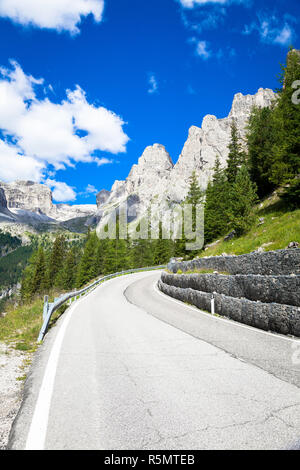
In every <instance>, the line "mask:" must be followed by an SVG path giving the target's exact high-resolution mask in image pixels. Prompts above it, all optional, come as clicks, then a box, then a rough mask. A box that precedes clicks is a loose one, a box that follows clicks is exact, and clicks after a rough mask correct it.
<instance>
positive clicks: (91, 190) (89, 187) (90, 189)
mask: <svg viewBox="0 0 300 470" xmlns="http://www.w3.org/2000/svg"><path fill="white" fill-rule="evenodd" d="M85 191H86V192H87V193H89V194H97V193H99V190H98V189H97V188H95V186H93V185H92V184H88V185H87V187H86V188H85Z"/></svg>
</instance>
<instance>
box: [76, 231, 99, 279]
mask: <svg viewBox="0 0 300 470" xmlns="http://www.w3.org/2000/svg"><path fill="white" fill-rule="evenodd" d="M97 242H98V238H97V235H96V233H95V232H94V233H89V234H88V238H87V242H86V244H85V247H84V252H83V255H82V258H81V260H80V263H79V266H78V272H77V280H76V284H77V286H78V287H81V286H83V285H84V284H86V283H87V282H89V281H90V280H92V279H93V278H94V277H96V275H97V272H96V268H95V257H96V249H97V245H98V244H97Z"/></svg>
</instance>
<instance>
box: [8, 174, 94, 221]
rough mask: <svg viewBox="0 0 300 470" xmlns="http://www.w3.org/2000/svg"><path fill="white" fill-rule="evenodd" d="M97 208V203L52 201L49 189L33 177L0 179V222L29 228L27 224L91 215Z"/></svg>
mask: <svg viewBox="0 0 300 470" xmlns="http://www.w3.org/2000/svg"><path fill="white" fill-rule="evenodd" d="M96 210H97V206H96V204H95V205H93V204H86V205H73V206H71V205H68V204H53V201H52V191H51V189H50V188H48V186H46V185H43V184H37V183H33V182H32V181H14V182H12V183H2V182H0V212H1V222H2V223H9V222H10V221H11V223H14V224H16V223H18V224H21V225H23V226H24V229H25V228H26V230H28V226H29V227H30V226H33V227H36V226H39V225H40V224H59V223H61V222H64V221H68V220H71V219H76V218H84V217H90V216H91V215H92V214H94V213H95V212H96ZM25 226H26V227H25Z"/></svg>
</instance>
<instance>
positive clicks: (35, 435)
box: [25, 278, 116, 450]
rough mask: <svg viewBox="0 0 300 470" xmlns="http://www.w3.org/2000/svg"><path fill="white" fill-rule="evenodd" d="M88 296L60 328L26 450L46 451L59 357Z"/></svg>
mask: <svg viewBox="0 0 300 470" xmlns="http://www.w3.org/2000/svg"><path fill="white" fill-rule="evenodd" d="M115 279H116V278H113V279H109V280H107V281H106V282H105V283H101V284H99V286H97V287H95V288H94V289H93V290H92V291H91V292H90V293H89V294H88V295H91V294H92V293H93V292H95V291H96V290H97V289H98V288H100V287H101V286H102V285H103V284H107V283H109V282H112V281H114V280H115ZM85 298H86V296H84V297H82V298H81V299H79V300H78V301H76V303H75V304H74V305H73V306H71V307H70V309H69V310H68V311H67V313H66V315H65V319H64V321H63V323H62V325H61V326H60V329H59V332H58V334H57V336H56V338H55V341H54V344H53V346H52V349H51V352H50V356H49V359H48V362H47V366H46V370H45V374H44V378H43V382H42V385H41V388H40V391H39V395H38V399H37V402H36V405H35V409H34V414H33V417H32V421H31V425H30V429H29V432H28V436H27V441H26V446H25V450H44V448H45V443H46V436H47V428H48V420H49V411H50V405H51V399H52V394H53V388H54V382H55V376H56V370H57V365H58V361H59V355H60V351H61V346H62V343H63V339H64V336H65V332H66V329H67V327H68V325H69V322H70V320H71V316H72V314H73V311H74V310H75V308H76V307H77V306H78V305H79V304H80V303H81V302H82V301H84V300H85Z"/></svg>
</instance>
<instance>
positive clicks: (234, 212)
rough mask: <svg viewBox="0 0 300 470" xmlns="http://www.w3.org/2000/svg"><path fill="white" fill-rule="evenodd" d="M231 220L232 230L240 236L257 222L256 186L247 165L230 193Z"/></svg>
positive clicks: (239, 173)
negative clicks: (255, 210) (255, 209)
mask: <svg viewBox="0 0 300 470" xmlns="http://www.w3.org/2000/svg"><path fill="white" fill-rule="evenodd" d="M229 200H230V211H229V220H230V225H231V229H233V230H235V231H236V233H237V235H238V236H240V235H242V234H243V233H245V232H246V231H247V230H249V229H250V228H251V226H252V225H253V223H254V221H255V215H254V214H253V206H254V204H255V203H256V202H257V192H256V185H255V183H253V182H252V181H251V178H250V175H249V172H248V170H247V167H246V165H242V167H241V168H240V170H239V171H238V173H237V176H236V179H235V182H234V183H233V185H232V187H231V189H230V193H229Z"/></svg>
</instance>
